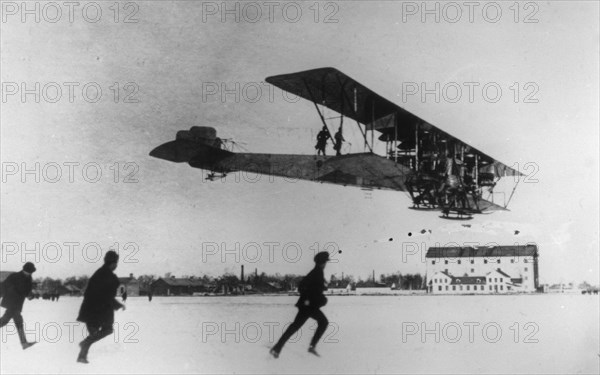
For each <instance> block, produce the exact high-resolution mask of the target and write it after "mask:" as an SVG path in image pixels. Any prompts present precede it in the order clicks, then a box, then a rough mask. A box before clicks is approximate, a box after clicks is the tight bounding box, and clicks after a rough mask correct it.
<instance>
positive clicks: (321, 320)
mask: <svg viewBox="0 0 600 375" xmlns="http://www.w3.org/2000/svg"><path fill="white" fill-rule="evenodd" d="M310 317H311V318H313V319H314V320H316V321H317V324H318V326H317V330H316V331H315V334H314V336H313V338H312V340H311V341H310V346H312V347H314V346H316V345H317V342H319V339H320V338H321V336H323V333H325V330H327V326H328V325H329V321H328V320H327V317H326V316H325V314H323V312H322V311H321V310H319V309H317V310H314V311H313V312H312V313H311V314H310Z"/></svg>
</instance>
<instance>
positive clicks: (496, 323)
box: [0, 294, 600, 374]
mask: <svg viewBox="0 0 600 375" xmlns="http://www.w3.org/2000/svg"><path fill="white" fill-rule="evenodd" d="M295 300H296V297H291V296H255V297H228V298H225V297H172V298H167V297H155V298H154V300H153V301H152V302H149V301H148V300H147V299H146V298H143V297H130V298H129V299H128V300H127V310H126V311H119V312H117V314H116V326H115V334H114V335H113V336H111V337H108V338H106V339H104V340H102V341H101V342H99V343H97V344H96V345H94V346H92V349H91V350H90V354H89V360H90V364H88V365H84V364H79V363H76V362H75V359H76V357H77V353H78V346H77V343H78V342H79V341H81V339H82V338H83V337H84V336H83V330H84V329H83V325H81V324H79V323H74V321H75V318H76V316H77V312H78V309H79V305H80V303H81V298H75V297H73V298H69V297H63V298H61V299H60V301H58V302H50V301H43V300H34V301H26V303H25V309H24V318H25V322H26V329H27V332H28V339H29V340H33V339H37V340H38V341H39V342H40V343H39V344H37V345H35V346H34V347H32V348H30V349H28V350H26V351H23V350H22V349H21V346H20V345H19V342H18V338H17V335H16V332H15V328H14V325H13V324H12V323H10V324H9V325H8V326H6V327H4V328H3V329H2V340H1V343H0V353H1V357H2V358H1V361H0V363H1V364H0V370H1V372H2V373H3V374H8V373H82V374H85V373H161V374H164V373H276V374H281V373H511V374H513V373H557V374H558V373H596V374H597V373H598V372H599V359H600V358H599V353H600V348H599V346H600V344H599V319H598V318H599V311H598V309H599V301H598V296H590V295H564V294H563V295H556V294H555V295H509V296H362V297H356V296H339V297H329V304H328V305H327V306H326V307H325V308H324V309H323V311H324V313H325V314H326V315H327V317H328V318H329V321H330V323H331V326H330V327H329V329H328V330H327V332H326V333H325V335H324V336H323V339H322V342H321V343H320V344H319V346H318V350H319V352H320V353H321V357H320V358H318V357H315V356H313V355H311V354H309V353H307V352H306V349H307V347H308V342H309V340H310V337H311V336H312V333H313V332H314V326H315V324H314V323H313V322H312V321H309V322H308V323H307V324H306V325H305V327H304V328H303V329H302V331H301V335H300V336H299V337H297V338H296V341H295V340H294V338H292V341H291V342H288V344H287V345H286V346H285V347H284V349H283V351H282V353H281V356H280V357H279V359H274V358H271V357H270V356H269V355H268V348H269V347H270V346H272V345H273V342H274V341H275V340H277V339H278V338H279V336H280V334H281V332H282V329H283V325H284V324H285V323H288V322H289V321H291V320H292V319H293V318H294V316H295V313H296V308H295V307H293V304H294V302H295ZM294 341H295V342H294ZM436 341H437V342H436Z"/></svg>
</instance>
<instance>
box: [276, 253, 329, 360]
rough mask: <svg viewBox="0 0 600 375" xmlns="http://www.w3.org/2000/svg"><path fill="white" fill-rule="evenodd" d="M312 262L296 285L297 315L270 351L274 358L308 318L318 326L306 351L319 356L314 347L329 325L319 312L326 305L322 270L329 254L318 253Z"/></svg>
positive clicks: (325, 288) (323, 315)
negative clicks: (297, 297) (313, 265)
mask: <svg viewBox="0 0 600 375" xmlns="http://www.w3.org/2000/svg"><path fill="white" fill-rule="evenodd" d="M314 261H315V268H313V269H312V271H310V272H309V273H308V275H306V276H305V277H304V279H302V281H301V282H300V284H299V285H298V291H299V292H300V298H299V299H298V302H296V307H297V308H298V314H297V315H296V318H295V319H294V322H293V323H292V324H291V325H290V326H289V327H288V329H286V331H285V332H284V333H283V335H281V338H280V339H279V341H277V344H275V346H274V347H273V348H272V349H271V351H270V353H271V355H273V357H275V358H278V357H279V353H280V352H281V349H282V348H283V345H285V343H286V342H287V340H289V338H290V337H292V336H293V335H294V333H296V331H298V330H299V329H300V328H301V327H302V326H303V325H304V323H306V321H307V320H308V318H313V319H315V320H316V321H317V324H318V326H317V330H316V331H315V334H314V336H313V338H312V340H311V342H310V346H309V347H308V351H309V352H310V353H312V354H314V355H317V356H318V355H319V354H317V351H316V350H315V346H316V345H317V342H318V341H319V339H320V338H321V336H323V333H325V330H326V329H327V326H328V325H329V321H328V320H327V317H325V314H323V312H322V311H321V310H320V309H321V307H323V306H325V305H326V304H327V297H325V296H324V295H323V292H324V291H325V290H327V287H326V286H325V276H324V275H323V270H324V269H325V265H326V264H327V262H328V261H329V253H328V252H326V251H322V252H320V253H318V254H317V255H315V258H314Z"/></svg>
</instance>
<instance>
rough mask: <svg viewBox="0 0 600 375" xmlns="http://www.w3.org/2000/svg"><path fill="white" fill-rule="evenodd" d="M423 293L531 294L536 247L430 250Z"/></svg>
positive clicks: (534, 282) (535, 284)
mask: <svg viewBox="0 0 600 375" xmlns="http://www.w3.org/2000/svg"><path fill="white" fill-rule="evenodd" d="M425 259H426V262H427V291H428V292H430V293H435V294H460V293H462V294H489V293H519V292H535V291H536V290H537V289H538V249H537V246H536V245H525V246H480V247H430V248H429V249H428V250H427V255H426V256H425Z"/></svg>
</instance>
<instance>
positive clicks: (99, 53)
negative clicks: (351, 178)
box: [1, 1, 600, 283]
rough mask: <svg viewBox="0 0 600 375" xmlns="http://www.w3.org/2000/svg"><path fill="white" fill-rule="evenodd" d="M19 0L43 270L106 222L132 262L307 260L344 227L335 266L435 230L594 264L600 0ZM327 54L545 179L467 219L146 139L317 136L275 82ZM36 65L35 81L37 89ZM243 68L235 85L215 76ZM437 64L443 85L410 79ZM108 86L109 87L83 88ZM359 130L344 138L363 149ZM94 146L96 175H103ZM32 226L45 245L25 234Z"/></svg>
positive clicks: (560, 264) (72, 271)
mask: <svg viewBox="0 0 600 375" xmlns="http://www.w3.org/2000/svg"><path fill="white" fill-rule="evenodd" d="M11 4H13V5H12V7H10V6H9V7H8V8H6V7H7V5H6V2H3V21H2V24H1V28H2V29H1V49H2V56H1V63H2V66H1V68H2V72H1V78H2V82H3V87H2V89H3V97H2V103H1V105H2V113H1V122H2V124H1V125H2V126H1V146H2V149H1V157H2V172H3V182H2V192H1V198H2V201H1V241H2V245H3V248H2V269H3V270H4V269H6V270H17V269H19V268H20V267H21V265H22V262H23V261H26V260H29V261H37V263H38V270H39V271H38V273H36V276H42V277H45V276H51V277H66V276H70V275H82V274H90V273H91V272H93V271H94V269H96V268H97V267H98V266H99V264H100V262H99V261H98V262H96V261H95V259H96V258H97V257H96V256H95V255H96V251H95V247H94V245H93V244H95V243H97V244H98V245H99V246H100V247H101V249H102V251H103V252H105V251H106V250H107V249H108V247H109V246H111V245H112V244H114V243H118V247H119V248H120V250H121V254H123V256H122V263H121V265H120V268H119V269H118V272H117V273H119V274H120V275H124V274H129V273H134V274H135V275H140V274H157V275H164V274H165V273H166V272H172V273H173V274H175V275H178V276H179V275H192V274H196V275H202V274H205V273H206V274H211V275H218V274H221V273H222V272H235V273H236V274H237V273H239V269H240V265H242V264H245V265H246V270H247V272H252V271H254V269H255V268H257V269H258V271H259V272H263V271H264V272H267V273H275V272H279V273H282V274H285V273H297V274H301V273H305V272H307V271H308V269H309V268H310V267H311V264H312V256H313V255H314V249H316V248H317V247H318V248H319V249H320V250H322V249H323V248H324V247H325V245H326V244H327V243H330V246H329V247H328V249H329V250H333V249H334V248H337V249H339V250H340V251H341V253H339V252H338V253H337V256H336V258H337V259H336V260H337V261H338V262H337V263H332V264H330V266H329V267H328V268H327V270H326V275H327V276H328V275H330V274H337V275H338V276H340V275H341V273H342V272H344V273H346V274H354V275H355V276H361V277H363V278H366V277H367V276H368V275H370V274H371V272H372V270H375V272H376V274H377V275H379V274H381V273H389V272H398V271H400V272H403V273H406V272H421V273H424V272H425V265H424V263H423V261H422V257H421V255H422V254H424V252H425V251H426V249H427V247H428V246H432V245H434V244H436V243H440V244H445V243H449V242H454V243H458V244H465V243H467V242H479V243H481V244H486V243H491V242H495V243H499V244H509V245H511V244H515V243H517V244H525V243H527V242H535V243H537V244H538V246H539V248H540V279H541V282H559V281H567V282H568V281H583V280H587V281H589V282H592V283H598V282H599V281H598V277H599V276H598V275H599V257H598V247H599V244H598V225H599V220H598V215H599V209H598V205H599V202H598V186H599V183H598V168H599V163H598V162H599V157H598V149H599V145H598V140H599V134H598V124H599V118H598V112H599V111H598V110H599V108H598V102H599V96H598V82H599V76H598V56H599V52H600V51H599V48H598V45H599V32H598V31H599V29H598V4H597V3H596V2H590V1H579V2H577V1H576V2H561V1H553V2H544V3H541V2H540V3H529V4H534V5H531V6H529V7H525V5H524V4H523V3H519V4H520V5H519V7H518V8H517V7H515V6H514V3H513V2H500V3H497V6H490V5H488V6H486V3H480V4H479V5H478V6H477V7H475V8H474V9H472V12H473V13H472V22H471V21H470V20H469V13H468V12H469V8H467V7H466V6H462V8H461V9H460V11H462V14H461V17H460V18H458V13H456V12H457V10H458V9H457V8H448V7H444V3H440V5H439V10H440V19H439V22H436V20H435V14H432V15H426V17H425V20H423V19H422V18H421V11H422V9H420V7H421V4H422V3H421V2H416V3H407V2H405V3H401V2H398V3H395V2H391V1H381V2H379V1H369V2H367V1H362V2H361V1H349V2H328V3H326V2H323V3H316V5H315V3H314V2H308V3H300V2H297V3H293V4H291V5H289V4H288V5H286V3H277V6H275V7H274V8H269V6H268V5H265V4H264V3H262V2H258V3H252V5H250V6H249V5H248V4H249V3H247V2H241V3H237V4H239V5H238V6H239V13H238V15H239V17H240V19H239V22H236V20H235V19H234V17H235V13H236V11H235V9H236V8H235V3H234V2H231V3H229V5H230V9H233V13H226V12H223V11H224V9H221V2H199V1H198V2H196V1H173V2H169V1H160V2H158V1H156V2H155V1H138V2H133V3H132V4H133V5H131V6H130V7H128V8H123V6H121V8H119V12H118V14H117V12H116V9H115V8H114V5H113V2H97V3H95V4H96V5H93V6H90V5H88V6H87V7H84V6H85V5H86V4H87V3H86V2H81V3H79V6H78V7H76V8H75V9H74V12H73V19H72V22H71V21H70V20H69V14H68V11H69V8H67V7H66V6H61V7H62V8H61V12H62V14H61V16H60V17H59V16H57V13H56V9H50V8H44V5H45V3H40V4H41V5H40V11H39V15H40V22H39V23H36V22H35V20H34V18H33V17H34V16H31V15H27V14H22V9H20V3H11ZM254 4H256V6H255V5H254ZM429 4H430V6H431V9H435V8H434V6H435V4H436V3H435V2H430V3H429ZM495 4H496V3H495ZM59 5H60V3H59ZM111 6H112V8H111ZM32 7H33V6H32ZM257 7H258V8H257ZM97 8H99V9H101V11H102V13H101V14H99V13H95V12H96V11H97V10H98V9H97ZM259 8H260V9H261V14H257V13H256V10H257V9H259ZM298 8H299V9H301V11H302V13H301V14H299V13H296V11H297V10H298ZM484 8H485V11H486V13H485V17H484V15H483V14H482V10H483V9H484ZM83 9H85V12H87V13H84V14H82V11H83ZM284 9H285V12H287V13H285V15H284V14H283V12H284ZM317 10H318V13H317ZM498 10H500V11H501V13H497V11H498ZM84 15H85V16H86V17H87V19H86V18H85V17H84ZM126 16H129V18H128V19H127V20H128V21H137V22H123V21H125V20H126V19H125V18H126ZM270 16H271V17H270ZM22 17H25V19H24V21H25V22H23V19H22ZM115 17H116V18H117V19H118V20H119V22H115ZM223 17H224V18H225V19H224V20H223V19H222V18H223ZM295 18H297V19H298V21H297V22H292V21H294V20H295ZM53 19H56V20H57V22H54V23H52V22H48V20H53ZM96 19H97V20H98V22H91V21H95V20H96ZM255 19H256V21H257V22H251V21H254V20H255ZM452 20H456V22H449V21H452ZM515 20H517V21H518V22H515ZM223 21H224V22H223ZM315 21H318V22H315ZM326 21H328V22H326ZM333 21H337V22H333ZM423 21H424V22H423ZM493 21H496V22H493ZM525 21H529V22H525ZM533 21H537V22H533ZM325 66H330V67H335V68H337V69H339V70H341V71H342V72H344V73H345V74H347V75H349V76H350V77H353V78H355V79H356V80H357V81H358V82H360V83H362V84H364V85H365V86H367V87H369V88H371V89H372V90H374V91H375V92H377V93H379V94H381V95H383V96H384V97H386V98H388V99H389V100H391V101H393V102H395V103H397V104H398V105H400V106H402V107H404V108H406V109H407V110H409V111H411V112H413V113H415V114H416V115H418V116H419V117H421V118H423V119H425V120H426V121H428V122H430V123H432V124H434V125H436V126H438V127H439V128H441V129H442V130H444V131H446V132H448V133H450V134H452V135H454V136H456V137H458V138H460V139H462V140H464V141H465V142H467V143H469V144H471V145H473V146H475V147H477V148H478V149H480V150H482V151H484V152H485V153H487V154H488V155H491V156H492V157H494V158H496V159H498V160H499V161H501V162H503V163H505V164H506V165H508V166H515V167H516V168H518V169H520V170H521V171H523V172H524V173H526V174H529V177H528V180H527V182H529V183H523V182H521V183H520V184H519V186H518V188H517V190H516V193H515V194H514V196H513V199H512V201H511V204H510V207H509V208H510V211H508V212H497V213H494V214H491V215H479V216H476V217H475V218H474V219H473V220H471V221H470V222H468V223H461V222H459V223H457V222H450V221H445V220H443V219H440V218H438V215H439V213H436V212H415V211H412V210H409V209H408V207H409V206H410V200H409V197H408V195H407V194H405V193H402V192H391V191H373V192H365V191H363V190H361V189H359V188H351V187H342V186H335V185H327V184H315V183H310V182H302V181H299V182H290V181H287V180H284V179H278V178H274V179H273V178H268V177H264V176H263V177H262V178H256V176H250V175H246V176H238V177H242V178H241V179H240V181H235V178H229V179H228V180H226V181H225V182H222V181H215V182H207V181H205V180H204V177H206V173H203V172H202V171H200V170H197V169H192V168H191V167H189V166H188V165H186V164H174V163H170V162H167V161H164V160H159V159H154V158H151V157H149V156H148V153H149V152H150V151H151V150H152V149H153V148H154V147H156V146H158V145H160V144H162V143H164V142H167V141H170V140H172V139H174V138H175V133H176V132H177V131H178V130H181V129H189V127H191V126H193V125H200V126H213V127H215V128H216V129H217V131H218V135H219V136H221V137H224V138H233V139H234V140H235V141H236V142H239V143H240V145H242V146H243V147H245V148H246V149H248V150H249V151H251V152H272V153H303V154H311V153H313V152H314V148H313V147H314V142H315V140H314V137H315V135H316V131H317V130H318V129H319V127H320V121H319V117H318V115H317V113H316V112H315V110H314V107H313V105H312V103H310V102H307V101H305V100H299V101H297V102H291V101H290V100H285V99H284V97H283V96H282V94H281V91H279V90H278V89H273V88H272V87H269V85H267V84H264V83H263V82H264V79H265V78H266V77H268V76H271V75H277V74H283V73H291V72H296V71H301V70H306V69H313V68H319V67H325ZM36 82H38V83H39V84H40V94H39V97H38V99H39V103H37V102H36V95H35V94H26V95H25V96H24V97H22V95H21V94H22V89H23V88H26V89H30V90H31V89H33V91H35V83H36ZM236 82H237V83H239V90H238V93H239V95H240V97H239V100H238V101H237V102H236V98H235V95H234V94H228V95H224V96H223V97H222V96H221V95H220V94H221V92H220V90H221V85H222V84H224V85H226V86H227V87H228V88H229V89H232V90H233V91H234V92H235V90H236V89H235V87H236V86H235V85H236ZM115 83H118V88H117V85H115ZM128 83H130V85H127V84H128ZM436 83H439V85H440V90H439V92H440V100H439V102H436V98H435V95H432V94H429V95H426V96H425V97H424V98H423V97H421V95H420V92H419V93H417V94H415V95H407V93H408V92H407V89H408V88H411V87H412V88H414V87H415V85H416V87H418V88H419V89H421V84H425V85H426V88H428V89H432V88H435V84H436ZM23 84H24V85H25V86H23ZM86 85H87V86H86ZM486 85H487V86H486ZM57 86H58V87H60V88H61V90H62V92H61V95H60V96H57V91H56V87H57ZM484 86H485V87H486V88H487V91H486V92H484V91H483V87H484ZM83 87H86V89H87V91H86V93H87V94H86V95H87V96H85V97H84V94H83V93H82V89H83ZM98 87H99V88H100V89H101V90H102V95H101V96H100V97H99V99H98V101H97V102H96V103H90V102H88V101H93V100H94V96H95V94H96V89H97V88H98ZM208 87H210V88H211V89H212V88H214V87H218V88H219V92H217V93H216V94H211V95H208V94H209V93H208V92H207V88H208ZM257 87H260V88H261V91H260V92H259V94H260V97H259V98H258V99H257V100H254V99H255V98H256V88H257ZM456 87H461V88H462V96H461V97H460V98H458V99H456V98H457V97H456V92H455V91H452V90H455V89H456ZM469 87H472V88H473V97H472V100H469V99H470V98H469ZM69 88H72V90H73V93H74V97H73V98H72V100H70V98H69ZM244 88H245V89H244ZM498 88H499V89H500V90H501V96H497V94H496V93H497V89H498ZM15 90H16V91H15ZM270 90H272V91H270ZM117 91H118V92H119V95H118V97H117V96H116V95H115V92H117ZM270 93H272V99H271V96H270ZM132 101H133V102H132ZM135 101H137V103H136V102H135ZM329 115H333V114H331V113H330V114H329ZM348 131H350V129H348ZM352 131H353V132H354V135H356V134H357V133H356V129H354V130H352ZM348 138H349V140H351V143H352V145H347V146H346V147H347V151H351V152H362V151H363V148H362V146H361V145H360V144H359V142H357V140H358V139H356V140H355V138H356V137H355V136H354V137H353V135H352V134H351V133H349V136H348ZM330 152H331V149H330ZM35 163H39V168H38V170H37V172H35V168H36V167H35V165H36V164H35ZM127 163H130V164H127ZM515 163H518V164H515ZM57 165H58V166H59V170H60V172H61V173H62V175H61V176H59V177H58V178H55V176H56V170H57ZM85 165H87V169H86V168H84V166H85ZM96 166H99V167H100V170H101V173H102V175H101V176H99V177H98V178H97V179H98V181H97V182H91V181H93V180H94V179H95V175H96V168H95V167H96ZM24 168H28V169H30V170H34V172H32V173H31V174H27V175H23V173H22V172H23V169H24ZM117 171H118V173H116V172H117ZM69 172H72V181H69ZM36 174H37V177H38V178H39V179H40V180H39V182H36V181H35V177H36ZM230 177H231V176H230ZM54 179H55V180H58V182H56V183H53V182H51V180H54ZM257 179H258V181H256V180H257ZM115 181H117V182H115ZM126 181H130V183H127V182H126ZM510 191H511V188H509V189H508V191H507V194H508V195H510ZM462 224H471V227H470V228H467V227H464V226H462ZM423 229H426V230H427V235H418V236H417V235H416V234H417V233H419V232H420V231H421V230H423ZM429 230H431V233H430V232H429ZM516 230H518V231H519V233H518V234H515V233H516V232H515V231H516ZM389 239H393V240H392V241H389ZM36 243H37V244H39V249H40V250H39V252H38V253H37V257H38V259H35V257H36V255H34V254H33V252H32V253H27V252H26V251H24V250H25V248H26V249H35V246H36ZM53 243H56V244H58V246H59V248H57V246H56V245H53ZM69 243H76V244H69ZM126 244H127V245H126ZM236 244H239V249H240V250H239V251H237V252H236V251H235V248H236V246H238V245H236ZM255 244H258V246H256V245H255ZM315 244H316V245H315ZM84 248H85V249H86V251H85V252H83V251H82V250H83V249H84ZM225 248H226V249H230V250H231V249H234V250H233V251H231V252H229V253H224V252H222V250H224V249H225ZM416 248H418V249H419V250H418V251H415V250H414V249H416ZM70 249H73V250H72V252H71V251H70ZM257 249H258V250H259V251H260V253H257ZM282 249H285V250H286V251H285V252H282ZM236 254H237V256H238V257H239V258H238V259H236ZM257 254H258V255H257ZM297 254H299V255H297ZM270 255H272V256H270ZM222 257H224V258H225V259H222ZM296 258H297V259H296ZM238 260H239V261H238Z"/></svg>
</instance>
